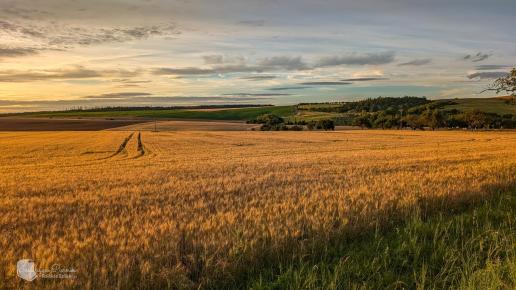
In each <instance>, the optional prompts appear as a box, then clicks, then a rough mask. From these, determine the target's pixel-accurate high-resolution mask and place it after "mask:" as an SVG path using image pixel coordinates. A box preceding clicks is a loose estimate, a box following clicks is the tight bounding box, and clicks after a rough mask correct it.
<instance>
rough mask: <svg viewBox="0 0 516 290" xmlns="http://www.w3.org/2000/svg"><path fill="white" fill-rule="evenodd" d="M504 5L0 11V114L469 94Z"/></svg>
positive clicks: (258, 2)
mask: <svg viewBox="0 0 516 290" xmlns="http://www.w3.org/2000/svg"><path fill="white" fill-rule="evenodd" d="M515 15H516V1H514V0H491V1H484V0H482V1H480V0H447V1H445V0H433V1H426V0H384V1H380V0H361V1H355V0H319V1H314V0H311V1H309V0H211V1H208V0H0V39H1V42H0V112H18V111H36V110H59V109H68V108H75V107H99V106H173V105H180V106H184V105H207V104H209V105H214V104H275V105H282V104H296V103H300V102H328V101H349V100H357V99H364V98H369V97H378V96H393V97H398V96H405V95H411V96H426V97H427V98H430V99H445V98H472V97H489V96H492V94H490V93H484V94H481V95H480V94H478V93H479V92H480V91H482V89H483V88H485V87H486V86H487V85H488V84H489V83H491V82H492V81H493V80H494V79H495V78H497V77H500V76H504V75H505V74H506V73H507V72H508V71H509V70H510V68H512V67H515V66H516V29H515V27H516V17H515Z"/></svg>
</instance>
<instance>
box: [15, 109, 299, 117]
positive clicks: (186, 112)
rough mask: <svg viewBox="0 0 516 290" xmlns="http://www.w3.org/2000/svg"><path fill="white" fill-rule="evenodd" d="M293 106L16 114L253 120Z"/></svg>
mask: <svg viewBox="0 0 516 290" xmlns="http://www.w3.org/2000/svg"><path fill="white" fill-rule="evenodd" d="M293 110H294V107H293V106H262V107H249V108H213V107H211V108H196V107H193V108H191V109H184V108H182V109H174V108H137V109H136V108H120V107H118V108H113V109H112V110H109V109H106V108H102V109H94V110H72V111H60V112H34V113H23V114H14V115H12V116H22V117H44V118H167V119H202V120H242V121H245V120H250V119H253V118H256V117H257V116H260V115H263V114H275V115H279V116H289V115H292V114H293Z"/></svg>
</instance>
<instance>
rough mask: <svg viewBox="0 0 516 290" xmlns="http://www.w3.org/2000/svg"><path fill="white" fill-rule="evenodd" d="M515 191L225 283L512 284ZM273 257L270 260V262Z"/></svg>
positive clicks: (515, 274) (416, 216)
mask: <svg viewBox="0 0 516 290" xmlns="http://www.w3.org/2000/svg"><path fill="white" fill-rule="evenodd" d="M515 215H516V191H514V190H513V191H512V192H508V193H504V194H500V195H497V196H495V197H492V198H491V199H489V200H487V201H483V202H480V203H476V204H475V203H473V204H470V205H463V206H462V207H460V206H459V208H455V209H454V210H450V209H449V210H448V211H442V212H436V213H425V212H424V211H422V210H420V211H415V212H414V213H413V215H412V217H411V218H410V219H409V220H408V221H407V222H405V223H401V224H396V225H393V226H392V227H390V228H383V229H382V228H381V227H378V226H377V227H376V228H375V229H372V230H370V231H365V232H364V231H361V232H359V233H356V234H355V235H347V236H344V237H342V238H341V239H336V240H334V241H328V242H326V243H324V244H320V245H312V246H311V247H306V248H304V249H305V252H303V253H298V255H297V256H295V257H293V258H292V259H290V260H282V262H281V263H279V264H277V262H276V263H274V262H272V261H271V262H272V263H273V264H269V263H268V262H266V261H264V263H263V264H262V265H260V266H256V267H258V268H254V266H253V265H249V268H248V269H247V270H248V273H249V274H248V275H246V276H241V277H240V278H241V280H235V281H233V282H232V283H231V285H225V286H226V288H235V289H236V288H238V289H514V287H515V286H516V236H515V235H514V227H515V223H514V216H515ZM272 260H274V259H272Z"/></svg>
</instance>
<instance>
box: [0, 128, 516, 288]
mask: <svg viewBox="0 0 516 290" xmlns="http://www.w3.org/2000/svg"><path fill="white" fill-rule="evenodd" d="M0 148H2V151H1V153H2V154H0V192H1V193H2V194H0V212H1V213H2V215H0V230H1V231H2V235H0V248H1V249H2V255H0V289H20V288H22V289H23V288H27V289H28V288H29V286H30V288H34V287H35V288H38V289H71V288H86V289H135V288H138V289H314V290H315V289H386V288H408V289H449V288H452V289H457V288H459V289H486V288H489V287H491V288H495V289H514V285H515V284H516V281H515V278H514V277H515V276H516V258H515V257H516V252H515V249H516V237H515V235H514V228H515V226H516V225H515V223H514V214H515V212H514V210H515V201H516V199H515V195H514V194H515V191H514V189H515V185H516V180H515V178H516V135H515V134H514V133H510V132H457V131H455V132H443V131H441V132H437V131H436V132H427V131H425V132H420V131H418V132H416V131H382V130H378V131H376V130H369V131H362V130H360V131H346V132H250V131H247V132H158V133H154V132H142V133H141V134H139V132H137V131H135V132H113V131H110V132H107V131H103V132H34V133H30V132H29V133H27V132H23V133H7V132H3V133H2V132H0ZM22 258H30V259H33V260H34V262H35V263H36V266H37V267H38V268H41V269H45V268H50V267H51V266H52V265H54V264H59V265H61V266H62V267H72V268H75V269H76V270H77V272H76V273H75V275H76V279H74V280H68V279H65V280H60V279H37V280H35V281H34V282H32V284H28V283H27V282H25V281H22V280H21V279H19V278H17V277H16V261H17V260H19V259H22Z"/></svg>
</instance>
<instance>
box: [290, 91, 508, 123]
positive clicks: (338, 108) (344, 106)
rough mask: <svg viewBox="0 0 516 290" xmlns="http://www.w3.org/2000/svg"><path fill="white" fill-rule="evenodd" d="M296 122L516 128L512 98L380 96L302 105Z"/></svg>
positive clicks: (298, 107) (294, 121)
mask: <svg viewBox="0 0 516 290" xmlns="http://www.w3.org/2000/svg"><path fill="white" fill-rule="evenodd" d="M297 111H298V113H297V114H296V116H295V117H293V118H291V119H289V120H288V121H289V122H291V123H294V124H302V123H306V122H312V121H318V120H323V119H331V120H333V121H334V122H335V123H336V124H337V125H355V126H361V127H364V128H382V129H385V128H401V127H410V128H413V129H423V128H425V127H431V128H434V129H435V128H476V129H484V128H485V129H499V128H516V104H515V102H514V99H513V98H512V97H502V98H477V99H449V100H436V101H432V100H428V99H426V98H420V97H403V98H391V97H380V98H375V99H366V100H361V101H355V102H340V103H319V104H317V103H310V104H306V103H305V104H299V105H298V106H297Z"/></svg>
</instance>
